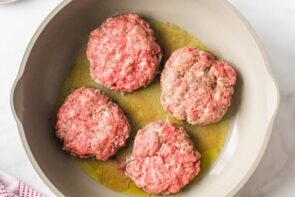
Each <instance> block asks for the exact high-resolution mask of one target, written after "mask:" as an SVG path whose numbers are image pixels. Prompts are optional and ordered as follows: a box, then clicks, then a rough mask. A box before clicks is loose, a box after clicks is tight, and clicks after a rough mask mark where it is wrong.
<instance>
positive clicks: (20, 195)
mask: <svg viewBox="0 0 295 197" xmlns="http://www.w3.org/2000/svg"><path fill="white" fill-rule="evenodd" d="M0 197H45V196H44V195H42V194H41V193H39V192H37V191H35V190H34V189H32V188H31V187H29V186H28V185H26V184H25V183H23V182H21V181H19V180H18V179H17V178H15V177H13V176H11V175H9V174H7V173H6V172H4V171H3V170H1V169H0Z"/></svg>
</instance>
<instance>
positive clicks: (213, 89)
mask: <svg viewBox="0 0 295 197" xmlns="http://www.w3.org/2000/svg"><path fill="white" fill-rule="evenodd" d="M235 84H236V72H235V70H234V69H233V68H232V67H231V66H230V65H229V64H228V63H227V62H226V61H224V60H216V59H215V57H214V56H213V55H211V54H210V53H208V52H205V51H201V50H199V49H196V48H192V47H185V48H181V49H178V50H176V51H175V52H173V54H172V55H171V56H170V58H169V59H168V61H167V62H166V65H165V68H164V70H163V73H162V76H161V89H162V96H161V103H162V105H163V107H164V109H165V110H166V111H167V112H168V113H169V114H170V115H172V116H174V117H175V118H177V119H179V120H186V121H187V122H188V123H190V124H194V125H206V124H209V123H214V122H218V121H219V120H220V119H221V118H222V117H223V116H224V114H225V113H226V111H227V109H228V107H229V106H230V103H231V98H232V95H233V93H234V86H235Z"/></svg>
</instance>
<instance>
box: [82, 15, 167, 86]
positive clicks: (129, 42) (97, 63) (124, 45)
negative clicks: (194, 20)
mask: <svg viewBox="0 0 295 197" xmlns="http://www.w3.org/2000/svg"><path fill="white" fill-rule="evenodd" d="M87 57H88V60H89V61H90V75H91V77H92V79H93V80H94V81H96V82H97V83H99V84H101V85H103V86H106V87H108V88H110V89H112V90H115V91H119V92H132V91H134V90H136V89H138V88H140V87H144V86H147V85H148V84H149V83H150V82H151V81H152V79H153V78H154V76H155V74H156V72H157V69H158V67H159V63H160V61H161V57H162V54H161V49H160V47H159V45H158V44H157V43H156V42H155V36H154V32H153V30H152V29H151V28H150V26H149V24H148V23H147V22H146V21H144V20H143V19H142V18H141V17H139V16H138V15H136V14H132V13H129V14H125V15H120V16H117V17H112V18H109V19H107V20H106V21H105V22H103V23H102V25H101V26H100V27H99V28H97V29H95V30H94V31H92V32H91V34H90V38H89V41H88V47H87Z"/></svg>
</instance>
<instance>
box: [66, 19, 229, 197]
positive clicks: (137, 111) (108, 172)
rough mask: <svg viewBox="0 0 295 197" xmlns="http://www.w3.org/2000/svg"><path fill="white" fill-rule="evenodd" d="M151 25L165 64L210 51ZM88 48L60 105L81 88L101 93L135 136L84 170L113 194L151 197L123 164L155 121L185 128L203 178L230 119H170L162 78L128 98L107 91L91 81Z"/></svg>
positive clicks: (176, 31) (175, 30) (85, 163)
mask: <svg viewBox="0 0 295 197" xmlns="http://www.w3.org/2000/svg"><path fill="white" fill-rule="evenodd" d="M148 21H149V22H150V24H151V26H152V27H153V29H154V31H155V35H156V38H157V42H158V43H159V44H160V45H161V47H162V51H163V61H162V62H165V61H166V60H167V58H168V57H169V55H170V54H171V53H172V52H173V51H174V50H175V49H178V48H180V47H184V46H194V47H198V48H200V49H202V50H207V49H206V47H205V46H204V45H203V44H202V43H201V42H200V41H199V40H198V39H197V38H195V37H192V36H191V35H190V34H188V33H187V32H186V31H184V30H182V29H180V28H179V27H177V26H176V25H173V24H169V23H162V22H158V21H155V20H148ZM85 48H86V44H85V45H84V47H83V49H82V50H81V52H80V54H79V55H78V57H77V59H76V61H75V62H74V65H73V66H72V69H71V71H70V73H69V75H68V76H67V78H66V80H65V82H64V85H63V88H62V93H61V97H60V101H63V100H64V98H65V96H66V95H68V94H69V93H70V92H71V91H72V90H73V89H76V88H78V87H81V86H87V87H93V88H98V89H101V90H102V91H103V92H105V93H106V94H107V95H108V96H110V97H111V98H112V99H113V101H115V102H116V103H118V104H119V105H120V106H121V108H122V109H123V110H124V112H125V113H126V115H127V117H128V119H129V121H130V124H131V127H132V133H131V137H130V138H129V140H128V142H127V145H126V146H125V147H124V148H122V149H121V150H120V151H118V152H117V153H116V155H115V156H113V157H112V158H111V159H109V160H108V161H105V162H102V161H96V160H94V159H92V158H90V159H77V162H78V163H79V165H80V166H81V168H82V170H84V171H85V173H87V174H88V175H89V176H91V177H92V178H93V179H95V180H96V181H98V182H99V183H101V184H103V185H104V186H106V187H108V188H110V189H112V190H114V191H117V192H122V193H125V194H130V195H139V196H142V195H148V194H147V193H145V192H144V191H143V190H141V189H139V188H138V187H136V185H135V184H134V182H133V181H131V180H130V179H129V178H127V177H126V176H125V175H124V170H122V164H120V163H122V162H123V161H124V160H125V158H126V156H127V155H128V154H129V153H130V151H131V150H132V141H133V139H134V136H135V135H136V131H137V130H138V129H141V128H143V127H144V126H145V125H146V124H148V123H150V122H152V121H155V120H162V121H166V120H172V121H174V122H175V123H176V124H178V125H180V126H183V127H185V128H186V130H187V131H188V133H189V135H190V136H191V138H192V140H193V142H194V144H195V146H196V148H197V150H198V151H199V152H200V153H201V154H202V160H201V175H204V173H206V171H207V170H208V168H209V167H210V166H211V165H212V164H213V163H214V161H215V160H216V158H217V156H218V155H219V153H220V151H221V149H222V148H223V145H224V141H225V138H226V135H227V132H228V129H229V118H228V116H225V117H224V118H223V119H222V120H221V121H220V122H219V123H216V124H212V125H208V126H193V125H190V124H188V123H186V122H185V121H178V120H176V119H174V118H172V117H169V116H168V115H167V114H166V113H165V111H164V110H163V108H162V106H161V104H160V94H161V92H160V84H159V76H158V77H156V78H155V80H154V81H153V83H152V84H151V85H149V86H148V87H147V88H144V89H140V90H138V91H135V92H133V93H129V94H120V93H117V92H113V91H111V90H109V89H107V88H104V87H102V86H100V85H98V84H96V83H95V82H94V81H92V80H91V78H90V76H89V62H88V60H87V58H86V54H85ZM162 64H163V63H162ZM199 177H202V176H199ZM198 180H199V178H197V179H196V180H195V181H193V182H192V183H191V184H190V186H191V185H193V184H194V183H195V182H196V181H198Z"/></svg>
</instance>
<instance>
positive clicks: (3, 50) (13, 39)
mask: <svg viewBox="0 0 295 197" xmlns="http://www.w3.org/2000/svg"><path fill="white" fill-rule="evenodd" d="M31 3H32V2H31ZM291 11H292V9H291ZM0 13H1V10H0ZM291 13H292V12H291ZM10 41H11V40H10ZM13 41H17V40H14V39H13V40H12V42H13ZM293 41H294V40H293ZM7 42H8V41H7ZM8 43H9V42H8ZM24 45H25V44H24ZM291 49H292V48H291ZM293 49H294V48H293ZM3 51H4V50H3ZM4 54H5V53H4ZM286 56H287V57H288V55H286ZM286 62H287V61H286ZM3 68H4V67H3ZM1 69H2V65H1ZM291 72H292V70H291ZM287 76H288V75H287ZM282 81H283V79H282ZM285 81H286V80H285ZM8 84H9V83H8ZM4 87H5V86H4ZM289 87H290V86H289ZM284 88H286V86H284ZM290 88H291V87H290ZM1 90H2V89H1ZM289 100H290V99H289ZM3 103H4V102H3ZM1 106H2V105H1ZM3 106H4V105H3ZM285 108H287V107H285ZM4 109H5V108H4ZM287 109H288V108H287ZM3 123H5V122H3ZM4 125H5V124H4ZM1 131H2V130H1ZM2 139H3V138H2ZM6 145H7V144H6ZM8 155H9V154H8ZM7 163H9V160H8V162H7ZM7 166H8V165H7ZM14 166H17V165H14ZM10 171H12V172H13V170H10ZM20 174H21V173H20ZM252 185H253V184H252ZM250 189H251V187H250ZM244 194H247V193H244Z"/></svg>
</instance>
